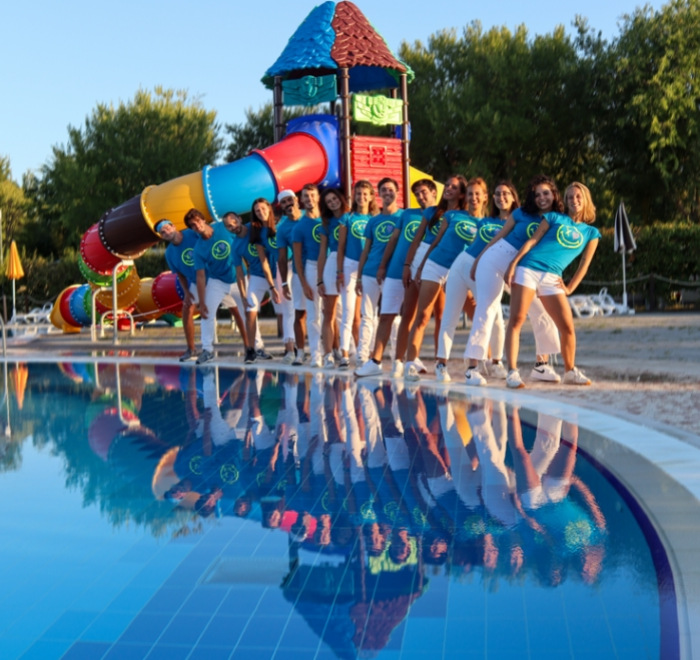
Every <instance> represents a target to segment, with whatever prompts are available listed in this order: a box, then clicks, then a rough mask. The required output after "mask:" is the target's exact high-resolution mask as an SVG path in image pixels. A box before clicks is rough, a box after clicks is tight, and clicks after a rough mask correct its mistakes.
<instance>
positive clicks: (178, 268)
mask: <svg viewBox="0 0 700 660" xmlns="http://www.w3.org/2000/svg"><path fill="white" fill-rule="evenodd" d="M198 239H199V236H198V235H197V233H196V232H193V231H192V230H191V229H183V230H182V242H181V243H180V245H173V244H172V243H169V244H168V247H167V248H165V261H166V262H167V264H168V268H170V270H171V271H172V272H173V273H179V274H180V275H182V276H183V277H184V278H185V279H186V280H187V283H188V284H193V283H195V282H196V281H197V271H196V270H195V268H194V246H195V244H196V243H197V240H198Z"/></svg>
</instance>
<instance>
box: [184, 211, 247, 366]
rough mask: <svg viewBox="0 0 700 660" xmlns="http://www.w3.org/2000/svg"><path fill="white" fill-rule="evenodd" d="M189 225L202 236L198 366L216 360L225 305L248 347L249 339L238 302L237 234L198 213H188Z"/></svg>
mask: <svg viewBox="0 0 700 660" xmlns="http://www.w3.org/2000/svg"><path fill="white" fill-rule="evenodd" d="M185 225H187V228H188V229H191V230H192V231H194V232H195V233H196V234H197V235H198V236H199V239H198V240H197V242H196V243H195V248H194V268H195V270H196V271H197V298H198V300H199V314H200V316H201V317H202V325H201V334H202V352H201V353H200V354H199V357H198V358H197V364H203V363H205V362H210V361H211V360H213V359H214V335H215V331H216V310H217V309H218V308H219V305H220V304H221V303H224V304H225V305H226V306H227V307H228V308H229V309H231V311H232V313H233V315H234V319H235V320H236V325H237V326H238V330H239V331H240V333H241V338H242V339H243V343H244V344H245V345H246V346H247V345H248V338H247V334H246V327H245V322H244V321H243V318H242V317H241V314H240V311H239V310H238V309H237V308H238V304H237V303H236V300H235V296H238V295H239V293H238V290H237V288H236V274H235V270H234V263H233V257H234V255H233V249H232V246H233V234H231V233H230V232H229V231H228V230H227V229H226V227H224V225H223V223H221V222H215V223H213V224H209V223H208V222H207V219H206V218H205V217H204V215H203V214H202V213H201V212H200V211H198V210H197V209H190V210H189V211H188V212H187V214H186V215H185ZM234 309H235V312H234V311H233V310H234Z"/></svg>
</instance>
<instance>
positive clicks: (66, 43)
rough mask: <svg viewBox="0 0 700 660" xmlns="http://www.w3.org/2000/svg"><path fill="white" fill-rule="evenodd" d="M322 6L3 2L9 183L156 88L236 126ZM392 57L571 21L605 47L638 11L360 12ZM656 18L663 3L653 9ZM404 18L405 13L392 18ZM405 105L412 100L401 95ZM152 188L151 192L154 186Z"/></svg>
mask: <svg viewBox="0 0 700 660" xmlns="http://www.w3.org/2000/svg"><path fill="white" fill-rule="evenodd" d="M317 4H320V2H318V1H313V0H311V1H309V2H305V1H301V0H294V1H290V0H266V1H265V2H254V1H250V0H247V1H244V0H228V2H226V1H224V0H209V2H206V3H194V2H191V0H189V1H184V0H169V1H168V2H165V1H163V0H139V1H138V2H137V1H135V0H121V1H120V2H99V1H98V2H94V1H93V2H87V1H85V0H65V1H64V2H54V1H53V0H36V1H35V2H6V3H3V7H2V9H1V10H0V23H1V24H2V26H3V30H2V36H1V37H0V62H2V64H1V65H0V71H1V72H2V86H3V94H2V97H0V155H3V156H9V158H10V164H11V167H12V174H13V178H14V179H15V180H16V181H18V182H19V181H20V180H21V177H22V174H23V173H24V172H25V171H27V170H30V169H31V170H38V169H39V168H40V167H41V165H43V164H44V163H46V162H48V161H49V160H50V158H51V147H52V146H54V145H60V144H65V143H66V140H67V136H68V130H67V129H68V126H69V125H72V126H76V127H79V126H82V125H83V124H84V122H85V118H86V117H87V116H88V115H89V114H90V113H91V112H92V110H93V109H94V108H95V106H96V105H97V104H98V103H110V102H111V103H115V104H118V103H119V102H120V101H128V100H129V99H131V98H133V96H134V94H135V93H136V91H137V90H138V89H139V88H143V89H148V90H152V89H153V88H154V87H155V86H156V85H162V86H164V87H166V88H174V89H186V90H188V92H189V93H190V94H191V95H193V96H197V97H200V98H201V100H202V103H203V105H204V107H206V108H207V109H210V110H216V112H217V118H218V121H219V123H221V125H222V126H223V125H224V124H227V123H238V122H241V121H243V119H244V111H245V109H246V108H248V107H252V108H258V107H260V106H261V105H263V104H264V103H265V102H267V101H269V100H271V98H272V95H271V93H270V92H269V91H267V90H266V89H265V88H264V87H263V86H262V84H261V83H260V78H261V77H262V75H263V73H264V72H265V70H266V69H267V68H268V67H269V66H270V65H271V64H272V63H273V62H274V61H275V60H276V59H277V57H278V55H279V54H280V52H281V51H282V49H283V47H284V45H285V44H286V42H287V40H288V38H289V37H290V36H291V34H292V33H293V32H294V30H295V29H296V27H297V26H298V25H299V23H301V21H302V20H303V19H304V18H305V17H306V15H307V14H308V13H309V12H310V11H311V9H312V8H313V7H314V6H315V5H317ZM355 4H356V5H357V6H358V7H359V8H360V9H361V10H362V11H363V12H364V14H365V15H366V16H367V18H368V19H369V20H370V21H371V23H372V24H373V25H374V27H375V28H376V29H377V30H378V31H379V32H380V33H381V34H382V36H383V37H384V38H385V39H386V41H387V43H388V44H389V46H390V47H391V48H392V50H394V51H397V50H398V47H399V45H400V43H401V42H402V41H408V42H414V41H416V40H419V41H423V42H425V41H427V38H428V37H429V36H430V35H431V34H433V33H435V32H437V31H439V30H441V29H443V28H451V27H454V28H456V29H457V30H458V31H461V29H462V28H463V27H464V26H465V25H467V24H468V23H470V22H471V21H473V20H479V21H481V23H482V25H483V26H484V28H485V29H488V28H490V27H493V26H501V25H505V26H506V27H508V28H510V29H514V28H515V27H516V26H518V25H520V24H525V25H526V26H527V28H528V32H529V34H530V35H531V36H534V35H535V34H546V33H550V32H551V31H552V30H553V29H554V28H555V27H556V26H557V25H563V26H564V27H565V29H566V30H567V31H571V24H572V21H573V20H574V17H575V15H576V14H577V13H579V14H582V15H583V16H585V17H586V18H588V21H589V24H590V25H591V26H592V27H593V28H595V29H596V30H600V31H602V33H603V36H604V37H605V38H607V39H612V38H614V37H615V36H616V35H617V34H618V33H619V29H618V22H619V20H620V18H621V16H622V15H623V14H626V13H631V12H632V11H634V9H635V7H636V6H637V5H638V4H639V3H638V2H635V1H634V0H590V1H589V2H587V3H571V2H562V0H540V1H539V2H537V3H523V2H522V0H502V1H501V2H499V3H484V2H472V1H471V0H461V1H458V2H455V0H429V1H425V0H423V1H421V2H418V1H417V0H404V2H402V3H398V2H396V3H394V2H388V1H386V0H381V1H380V0H365V1H363V0H357V1H356V2H355ZM650 4H651V5H652V6H653V7H655V8H659V7H661V6H662V4H663V3H662V2H659V1H658V0H656V1H653V2H651V3H650ZM398 7H400V8H401V9H400V10H399V9H397V8H398ZM409 94H410V89H409ZM154 183H157V182H154Z"/></svg>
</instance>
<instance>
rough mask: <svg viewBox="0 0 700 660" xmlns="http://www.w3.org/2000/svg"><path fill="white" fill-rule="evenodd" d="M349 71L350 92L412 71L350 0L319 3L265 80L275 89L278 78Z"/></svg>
mask: <svg viewBox="0 0 700 660" xmlns="http://www.w3.org/2000/svg"><path fill="white" fill-rule="evenodd" d="M343 67H347V68H348V69H349V70H350V91H351V92H361V91H368V90H373V89H382V88H386V87H397V86H398V79H399V76H400V75H401V74H402V73H405V74H407V76H408V81H409V82H410V81H411V80H413V71H412V70H411V68H410V67H409V66H408V65H407V64H406V63H405V62H402V61H401V60H400V59H398V58H397V57H395V56H394V55H393V54H392V52H391V50H389V47H388V46H387V44H386V42H385V41H384V39H383V37H382V36H381V35H380V34H379V33H378V32H377V31H376V30H375V29H374V28H373V27H372V25H371V24H370V22H369V21H368V20H367V18H365V15H364V14H363V13H362V12H361V11H360V10H359V9H358V8H357V7H356V6H355V5H354V4H353V3H352V2H348V1H347V0H343V1H342V2H338V3H335V2H324V3H323V4H321V5H319V6H318V7H315V8H314V9H313V10H312V11H311V13H310V14H309V15H308V16H307V17H306V19H305V20H304V22H303V23H302V24H301V25H300V26H299V27H298V28H297V30H296V32H295V33H294V34H293V35H292V37H291V38H290V39H289V42H288V43H287V46H286V47H285V49H284V50H283V51H282V54H281V55H280V56H279V57H278V58H277V61H276V62H275V63H274V64H273V65H272V66H271V67H270V68H269V69H268V70H267V71H266V72H265V75H264V76H263V79H262V82H263V84H264V85H265V86H266V87H268V88H272V86H273V84H274V78H275V76H281V77H282V79H283V80H289V79H294V78H301V77H302V76H306V75H316V76H320V75H325V74H329V73H336V72H337V70H338V69H340V68H343Z"/></svg>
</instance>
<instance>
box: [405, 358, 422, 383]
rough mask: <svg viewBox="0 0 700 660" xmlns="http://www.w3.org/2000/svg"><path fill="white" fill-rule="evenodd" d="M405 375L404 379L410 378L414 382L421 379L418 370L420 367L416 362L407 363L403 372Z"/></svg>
mask: <svg viewBox="0 0 700 660" xmlns="http://www.w3.org/2000/svg"><path fill="white" fill-rule="evenodd" d="M403 377H404V380H409V381H413V382H416V381H418V380H420V372H419V371H418V367H417V366H416V363H415V362H407V363H406V368H405V370H404V372H403Z"/></svg>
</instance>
